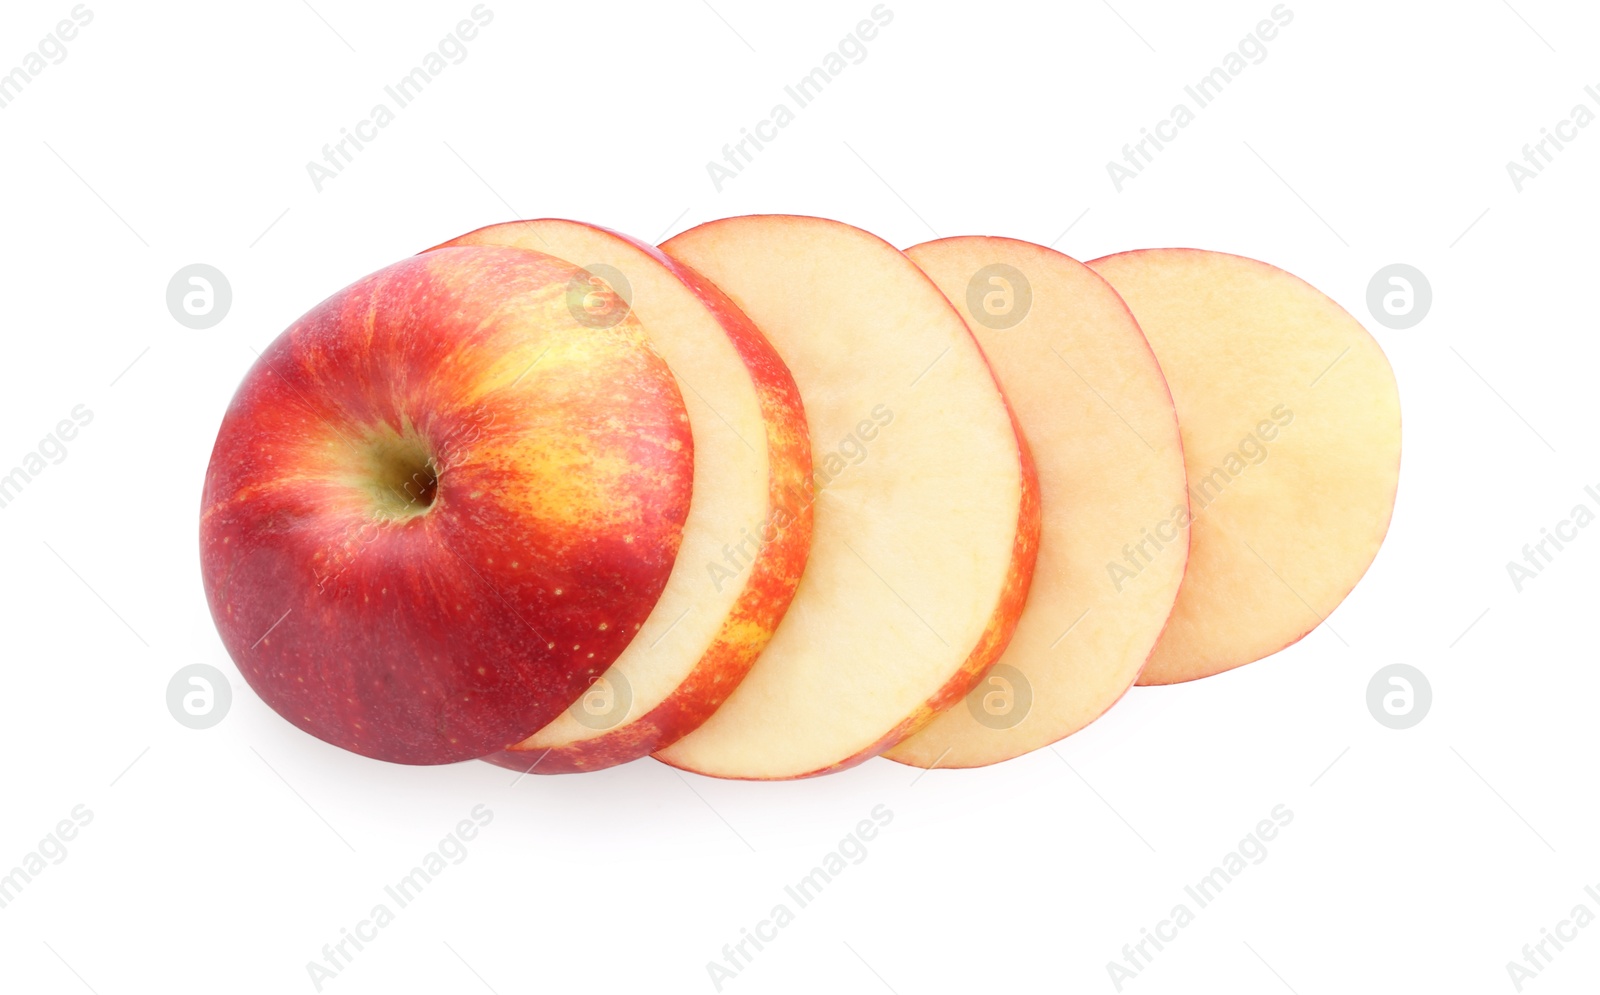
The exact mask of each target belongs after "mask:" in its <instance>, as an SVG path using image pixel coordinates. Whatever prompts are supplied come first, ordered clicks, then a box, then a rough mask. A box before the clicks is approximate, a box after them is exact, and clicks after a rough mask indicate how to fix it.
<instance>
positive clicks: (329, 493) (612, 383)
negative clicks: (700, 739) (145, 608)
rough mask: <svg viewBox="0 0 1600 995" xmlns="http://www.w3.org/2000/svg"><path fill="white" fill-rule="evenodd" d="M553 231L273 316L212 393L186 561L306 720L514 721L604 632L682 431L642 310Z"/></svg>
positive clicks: (418, 267)
mask: <svg viewBox="0 0 1600 995" xmlns="http://www.w3.org/2000/svg"><path fill="white" fill-rule="evenodd" d="M581 276H582V274H581V272H580V271H578V270H576V269H575V268H574V267H572V266H571V265H569V264H567V263H563V262H561V261H559V260H556V259H553V258H550V257H548V256H543V255H538V254H535V253H530V252H525V251H518V250H512V249H498V248H453V249H444V250H440V251H439V252H434V253H429V254H427V255H426V256H420V257H415V258H413V259H409V260H406V261H403V262H400V263H397V264H395V265H393V266H390V267H388V268H386V269H384V270H381V271H379V272H378V273H376V274H373V275H372V276H369V277H366V278H364V279H362V280H359V281H357V282H356V283H355V284H353V285H351V286H350V287H348V288H346V289H345V290H343V291H341V292H339V293H338V294H335V295H334V296H333V297H331V298H329V299H328V300H327V301H325V302H324V303H323V304H321V305H319V306H318V307H317V308H315V309H314V310H312V311H311V312H310V313H309V314H307V315H306V316H305V317H304V318H302V319H300V320H299V321H297V322H296V323H295V324H294V325H293V326H291V327H290V328H289V329H288V330H287V331H286V332H284V333H283V334H282V335H280V336H279V337H278V338H277V339H276V340H275V341H274V342H273V343H272V344H271V345H270V346H268V347H267V349H266V351H265V352H264V353H263V354H262V356H261V358H260V360H259V361H258V362H257V363H256V364H255V366H254V367H252V369H251V370H250V372H249V374H248V375H247V376H246V377H245V380H244V382H243V384H242V385H241V386H240V388H239V391H238V393H237V394H236V395H235V397H234V399H233V402H232V404H231V405H230V406H229V409H228V412H227V414H226V415H225V417H224V419H223V423H222V427H221V430H220V431H219V433H218V436H217V442H216V447H215V449H214V450H213V453H212V458H211V464H210V467H209V469H208V471H207V474H206V483H205V494H204V499H203V505H202V516H201V565H202V572H203V576H204V582H205V587H206V594H207V597H208V599H209V601H210V605H211V611H212V616H213V618H214V619H215V621H216V624H217V628H218V631H219V633H220V634H221V636H222V640H223V643H224V644H225V646H226V647H227V649H228V652H229V653H230V654H231V655H232V657H233V659H234V661H235V663H237V664H238V666H239V670H240V672H241V673H242V674H243V675H244V678H245V680H246V681H248V682H249V683H250V685H251V687H252V688H254V689H255V691H256V692H257V693H258V694H259V695H260V696H261V698H262V699H263V700H264V701H266V703H267V704H268V705H270V706H271V707H272V708H273V709H274V710H276V711H277V712H278V713H279V714H281V715H283V716H284V718H286V719H288V720H289V721H290V722H292V723H294V724H295V725H297V726H299V727H300V728H301V729H304V730H305V731H307V732H309V733H311V734H312V735H315V736H317V737H319V738H321V739H323V740H326V741H327V742H329V743H332V744H334V745H336V746H340V747H343V748H345V749H347V750H351V751H353V752H356V753H360V754H363V755H365V756H370V757H376V758H378V759H382V760H389V761H393V762H397V763H407V764H437V763H448V762H453V761H458V760H465V759H471V758H475V757H480V756H483V755H485V754H487V753H491V752H494V751H496V750H500V749H503V748H504V747H505V746H506V745H508V744H510V743H515V742H518V741H520V740H522V739H524V738H526V737H527V736H528V735H529V734H530V733H532V732H533V731H534V730H536V729H538V728H540V727H542V726H544V725H546V724H547V723H548V722H550V720H551V719H553V718H555V717H556V716H557V715H558V714H560V713H561V712H562V710H564V709H565V708H567V707H568V706H569V705H570V704H571V703H572V702H573V701H574V700H575V699H576V698H577V697H578V696H579V695H580V694H581V693H582V692H583V691H584V689H585V688H586V687H587V686H588V685H589V683H590V681H591V680H592V679H593V678H594V677H596V676H598V675H599V674H600V673H602V672H603V671H604V670H605V668H606V667H608V666H610V664H611V663H612V661H613V660H614V659H615V658H616V657H617V655H618V654H620V653H621V652H622V651H623V649H624V647H625V646H626V645H627V644H628V642H629V641H630V640H631V639H632V637H633V636H634V634H635V633H636V632H637V631H638V630H639V628H640V626H641V625H642V624H643V622H644V621H645V619H646V618H647V617H648V615H649V613H650V610H651V608H652V607H653V606H654V605H655V602H656V598H657V597H658V596H659V594H660V592H661V590H662V588H663V586H664V585H665V583H666V581H667V577H668V574H669V571H670V570H671V568H672V564H673V560H674V557H675V555H676V553H677V550H678V545H679V542H680V540H681V534H682V528H683V522H684V519H685V517H686V515H687V513H688V505H689V498H690V488H691V485H692V460H693V440H692V438H691V436H690V433H689V426H688V418H687V413H686V411H685V409H684V406H683V401H682V399H681V397H680V396H679V392H678V387H677V384H676V383H675V381H674V380H673V378H672V374H671V372H670V371H669V370H668V369H667V366H666V364H665V363H664V362H663V361H662V360H661V358H660V357H659V356H657V355H656V354H655V353H654V352H653V351H651V349H650V347H649V344H648V342H647V341H646V339H645V337H644V334H643V332H642V331H641V329H640V327H639V325H638V322H637V321H636V320H634V319H632V318H631V317H630V318H627V319H625V320H623V321H620V322H618V323H616V324H615V325H613V326H611V327H607V328H595V327H589V326H587V325H585V324H582V323H580V322H579V321H578V320H577V318H576V317H575V316H574V315H573V314H572V313H571V310H570V309H569V307H568V302H567V287H568V286H569V285H570V284H571V283H572V281H573V280H574V279H578V278H581Z"/></svg>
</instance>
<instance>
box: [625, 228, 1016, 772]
mask: <svg viewBox="0 0 1600 995" xmlns="http://www.w3.org/2000/svg"><path fill="white" fill-rule="evenodd" d="M662 248H663V249H664V250H665V251H666V253H667V254H668V255H670V256H672V257H673V258H675V259H678V260H680V261H681V262H684V263H686V264H687V265H689V266H690V267H692V268H693V269H695V270H696V271H698V272H700V273H703V274H705V276H706V277H707V278H708V279H710V280H711V281H712V282H713V283H715V284H716V285H717V286H719V287H721V288H722V290H723V291H724V292H725V293H726V294H727V295H728V296H729V297H730V298H732V299H733V301H734V303H735V304H737V305H738V306H739V308H740V309H741V310H743V311H744V312H745V313H746V314H748V315H749V316H750V317H751V319H753V320H754V321H755V323H756V325H757V326H758V327H759V328H760V329H761V330H762V331H763V332H764V333H765V334H766V336H767V338H768V340H770V341H771V343H772V345H773V347H774V348H776V349H777V351H778V354H779V355H780V356H782V357H783V360H784V362H785V363H787V364H788V367H789V369H790V371H791V372H792V373H793V374H794V379H795V382H796V383H797V384H798V385H799V387H800V396H801V397H802V398H803V399H804V401H805V412H806V418H807V420H808V422H809V423H810V428H811V441H812V462H813V464H814V467H815V472H814V478H813V480H814V487H813V489H812V492H811V493H810V495H809V497H810V499H811V500H812V501H813V505H812V511H813V514H814V516H815V518H814V523H813V527H814V531H813V539H812V547H811V558H810V561H809V563H808V565H807V567H806V572H805V576H804V577H802V578H801V581H800V587H799V590H798V591H796V593H795V598H794V602H793V603H792V604H791V605H790V607H789V613H788V615H786V616H785V617H784V620H783V622H782V624H780V625H779V626H778V630H777V632H776V633H775V634H774V635H773V637H772V642H771V643H769V644H768V646H767V648H766V650H765V651H764V652H763V653H762V654H761V656H760V658H759V659H758V660H757V661H756V664H755V666H754V667H753V668H751V670H750V673H749V675H748V676H747V677H746V678H745V680H744V682H743V683H742V684H740V685H739V687H738V688H737V689H735V690H734V692H733V693H732V694H731V695H729V697H728V700H727V701H726V702H725V703H724V704H723V705H722V707H721V708H720V709H718V710H717V711H716V712H715V713H713V714H712V716H711V717H710V718H709V719H707V720H706V722H705V723H704V724H703V725H701V726H700V728H698V729H696V730H695V731H694V732H692V733H690V734H689V735H688V736H685V737H684V738H683V739H681V740H679V741H678V742H677V743H675V744H673V745H672V746H669V747H667V748H666V749H665V750H662V751H660V752H659V753H657V754H656V756H657V757H659V758H660V759H662V760H664V761H665V762H667V763H669V764H672V765H674V766H676V767H680V768H683V769H686V770H692V771H696V772H699V773H702V774H709V775H713V776H717V777H737V778H751V779H773V778H793V777H805V776H809V775H813V774H821V773H826V772H828V771H834V770H839V769H841V768H844V767H847V766H850V765H852V764H855V763H858V762H860V761H862V760H864V759H866V758H868V757H871V756H873V755H875V754H877V753H878V752H880V751H882V750H883V749H885V748H887V747H889V746H892V745H894V744H895V743H897V742H899V741H900V740H901V739H903V738H904V737H906V736H907V735H909V734H910V733H912V732H914V731H916V729H918V728H919V727H920V726H922V725H923V724H925V723H926V722H927V721H928V720H929V719H931V718H932V717H933V715H934V714H935V713H936V712H938V711H939V710H940V709H942V708H944V707H945V706H947V705H949V704H950V703H951V702H954V701H958V700H960V698H961V696H962V695H964V694H966V692H967V691H968V690H969V689H970V688H971V687H972V685H973V684H974V683H975V682H976V681H977V679H978V678H979V677H980V676H981V675H982V673H983V672H984V671H985V670H986V669H988V667H989V665H990V664H991V663H993V662H994V659H995V657H996V656H998V655H999V653H1000V652H1001V651H1002V650H1003V649H1004V648H1005V645H1006V642H1007V641H1008V640H1009V639H1010V637H1011V632H1012V629H1013V628H1014V627H1015V625H1016V620H1017V616H1018V614H1020V612H1021V609H1022V603H1023V601H1024V599H1025V597H1026V595H1027V589H1028V581H1029V578H1030V576H1031V575H1032V572H1033V563H1034V556H1035V551H1036V548H1037V541H1038V533H1039V517H1038V516H1039V512H1038V500H1037V496H1038V484H1037V480H1036V478H1035V476H1034V473H1033V468H1032V465H1031V462H1030V460H1029V457H1028V453H1027V448H1026V445H1025V444H1024V443H1023V442H1022V440H1021V437H1020V434H1019V433H1018V431H1017V429H1016V424H1015V422H1014V420H1013V419H1012V417H1011V412H1010V409H1009V408H1008V407H1007V405H1006V401H1005V397H1004V395H1002V394H1001V392H1000V389H999V386H998V385H997V383H996V382H995V378H994V374H993V373H992V372H991V371H990V369H989V365H988V363H987V362H986V361H985V360H984V358H983V353H982V352H981V351H980V350H979V348H978V345H977V342H976V341H975V340H974V339H973V338H972V335H971V333H970V332H969V331H968V330H967V327H966V324H965V323H964V322H963V321H962V320H961V316H960V315H959V314H957V313H956V311H955V310H954V309H953V308H952V307H951V306H950V303H949V302H948V301H947V300H945V298H944V296H943V295H942V294H940V293H939V291H938V288H936V287H935V286H934V285H933V284H932V283H931V282H930V281H929V280H928V278H927V277H926V276H925V275H923V273H922V272H921V271H920V270H918V269H917V268H916V266H914V265H913V264H912V263H911V261H910V260H908V259H907V258H906V257H905V256H904V255H903V254H902V253H901V252H899V251H898V250H897V249H895V248H894V247H893V246H891V245H889V244H888V243H886V242H884V241H882V240H881V239H878V238H877V237H875V236H873V235H869V234H867V233H866V232H864V231H861V230H860V229H857V228H852V227H850V226H848V225H844V224H840V223H838V222H835V221H826V220H822V219H819V218H802V217H786V216H762V217H743V218H729V219H726V220H722V221H714V222H711V223H709V224H705V225H701V226H700V227H698V228H695V229H692V230H691V231H688V232H685V233H683V234H681V235H678V236H677V237H675V238H673V239H672V240H671V241H669V242H667V243H666V244H665V245H664V246H662Z"/></svg>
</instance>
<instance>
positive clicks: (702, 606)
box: [447, 219, 811, 774]
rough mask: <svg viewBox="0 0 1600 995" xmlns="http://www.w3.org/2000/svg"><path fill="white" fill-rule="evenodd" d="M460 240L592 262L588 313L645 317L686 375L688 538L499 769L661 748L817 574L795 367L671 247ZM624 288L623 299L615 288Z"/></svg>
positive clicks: (508, 233)
mask: <svg viewBox="0 0 1600 995" xmlns="http://www.w3.org/2000/svg"><path fill="white" fill-rule="evenodd" d="M447 245H498V246H511V247H515V248H521V249H530V250H533V251H536V252H540V253H544V254H547V255H553V256H555V257H557V258H560V259H564V260H566V261H567V262H570V263H573V264H574V265H577V266H580V267H583V268H584V270H585V272H586V273H587V274H588V279H592V280H594V281H596V282H595V283H594V284H593V287H603V288H605V289H606V290H607V291H608V292H607V293H604V294H602V295H599V296H598V297H596V298H594V301H596V302H599V303H602V304H603V303H608V302H614V301H618V300H621V301H624V308H623V310H622V311H619V312H617V313H609V312H604V311H591V310H590V309H589V308H590V297H589V295H590V293H591V289H592V288H591V285H590V284H588V283H587V282H585V283H580V284H579V285H577V286H575V287H574V288H573V289H572V291H571V293H570V298H571V303H572V306H573V307H574V309H575V310H576V311H577V312H578V313H579V314H580V315H584V316H585V320H587V321H591V322H595V323H606V322H612V321H615V320H617V319H618V318H620V317H621V314H622V313H631V314H632V315H633V316H634V317H636V318H637V319H638V320H639V322H640V324H641V325H642V326H643V327H644V331H645V334H646V335H647V336H648V337H649V339H650V343H651V345H652V347H653V348H654V349H655V351H656V352H657V354H659V355H660V356H661V357H662V358H663V359H664V360H665V361H666V363H667V366H668V367H669V368H670V369H671V370H672V372H673V375H674V376H675V377H676V378H677V380H678V383H679V386H680V388H681V390H680V393H681V394H682V395H683V399H684V405H685V407H686V408H687V409H688V414H689V428H690V431H691V433H692V434H693V437H694V489H693V497H692V499H691V500H690V503H689V512H688V517H687V518H686V520H685V521H684V526H683V543H682V545H681V546H680V548H679V551H678V558H677V561H676V562H675V564H674V566H673V569H672V573H671V575H670V576H669V578H668V580H667V585H666V588H665V590H663V591H662V594H661V597H660V600H658V601H657V602H656V605H655V608H654V610H653V611H652V612H651V613H650V616H649V617H648V618H647V619H646V620H645V623H644V626H643V628H642V629H641V630H640V631H639V634H638V635H637V636H636V637H635V638H634V640H633V642H632V643H630V644H629V645H628V648H627V649H626V650H624V651H623V653H622V655H621V656H619V657H617V659H616V661H615V662H614V663H612V665H611V667H610V668H609V669H608V670H606V672H605V673H604V674H603V675H601V676H600V677H599V678H598V679H597V680H596V681H595V683H594V684H593V685H592V686H591V687H590V688H589V690H588V692H587V693H586V694H584V695H583V697H581V698H580V699H579V700H578V701H576V702H575V703H573V705H572V707H570V708H568V709H567V710H566V711H565V712H563V713H562V714H561V715H560V716H558V717H557V718H556V719H555V721H553V722H551V723H550V724H549V725H547V726H545V727H544V728H543V729H540V730H539V731H538V732H537V733H535V734H534V735H533V736H531V737H529V738H528V739H526V740H524V741H523V742H521V743H518V744H516V745H515V746H513V747H511V748H510V749H507V750H504V751H502V752H500V753H497V754H495V755H492V756H490V757H487V758H486V759H487V760H489V761H490V762H491V763H495V764H499V765H501V766H503V767H510V768H513V769H516V770H520V771H531V772H532V773H536V774H557V773H568V772H573V771H583V770H596V769H599V768H602V767H609V766H613V765H615V764H619V763H624V762H626V761H629V760H634V759H637V758H639V757H643V756H648V755H649V754H650V753H653V752H654V751H656V750H658V749H661V748H662V747H665V746H667V745H669V744H671V743H673V742H675V741H676V740H677V739H678V738H679V737H681V736H683V735H684V734H686V733H688V732H689V731H690V730H692V729H694V728H695V727H696V726H698V725H699V724H700V723H701V722H702V721H704V720H705V718H706V717H707V716H708V715H710V714H711V713H712V712H713V711H714V710H715V709H716V708H717V706H719V705H720V704H722V702H723V700H724V699H725V698H726V697H727V696H728V694H729V692H731V691H732V690H733V688H734V687H736V686H737V685H738V684H739V682H740V681H741V680H742V679H743V678H744V675H745V673H746V672H747V671H748V670H749V669H750V666H751V664H752V663H754V662H755V659H756V656H757V654H758V653H760V651H761V650H762V648H763V647H765V646H766V644H767V641H768V640H769V639H770V638H771V636H772V633H773V631H774V630H775V629H776V628H777V626H778V622H779V620H781V619H782V618H783V614H784V612H785V610H787V608H788V607H789V602H790V599H791V598H792V597H793V596H794V591H795V587H796V585H797V584H798V583H799V581H800V575H801V573H802V571H803V570H804V568H805V561H806V553H807V550H808V549H809V548H810V544H811V510H810V502H809V501H808V500H807V499H806V497H805V494H806V488H805V484H806V481H807V480H808V478H809V477H810V474H811V446H810V441H809V438H808V436H807V432H806V422H805V414H804V411H803V410H802V408H801V404H800V394H799V391H798V390H797V389H796V387H795V383H794V379H793V378H792V377H791V376H790V375H789V371H788V369H787V368H786V367H785V366H784V365H783V362H782V361H781V360H780V359H779V358H778V356H777V354H776V353H775V352H774V351H773V349H772V346H771V345H770V344H768V342H767V340H766V339H765V338H764V337H763V336H762V334H761V332H760V331H758V330H757V329H756V327H755V325H753V324H752V323H751V321H750V319H749V318H747V317H745V315H744V314H743V313H742V312H741V311H740V310H739V309H738V308H737V307H735V306H734V305H733V303H732V302H730V301H729V300H728V298H727V297H726V296H724V295H723V294H722V293H721V292H720V291H718V290H717V288H716V287H714V286H712V285H711V283H709V282H708V281H707V280H706V279H705V278H704V277H701V276H700V275H699V274H698V273H695V272H694V271H692V270H691V269H690V268H689V267H687V266H685V265H684V264H683V263H680V262H677V261H676V260H673V259H671V258H670V257H668V256H666V255H664V254H663V253H662V252H661V251H660V250H659V249H656V248H655V247H654V246H650V245H647V244H645V243H641V242H637V241H635V240H633V239H631V238H629V237H627V236H625V235H620V234H618V233H616V232H612V231H608V230H606V229H604V228H598V227H595V226H592V225H587V224H581V223H578V222H574V221H562V220H555V219H546V220H538V221H520V222H513V223H510V224H502V225H493V226H491V227H488V228H483V229H480V230H478V231H475V232H472V233H470V234H468V235H463V236H461V237H460V238H457V239H455V240H453V241H452V242H449V243H447ZM611 291H614V292H615V296H613V294H612V293H610V292H611Z"/></svg>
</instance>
